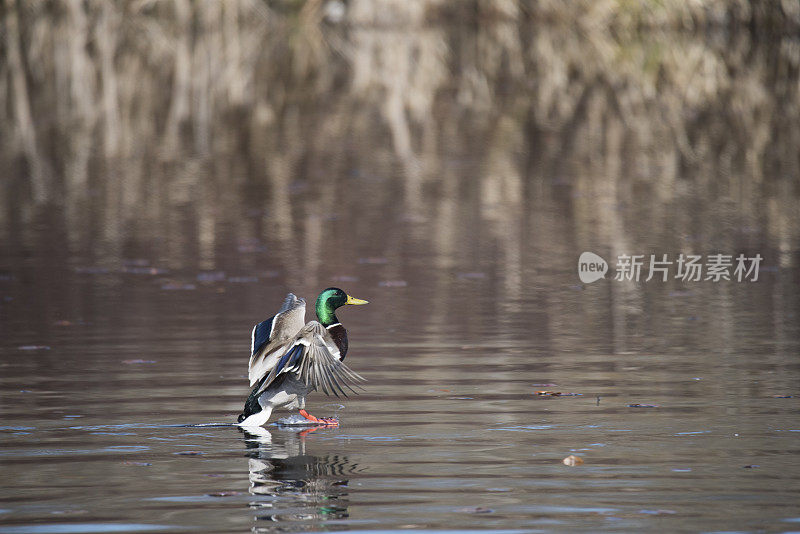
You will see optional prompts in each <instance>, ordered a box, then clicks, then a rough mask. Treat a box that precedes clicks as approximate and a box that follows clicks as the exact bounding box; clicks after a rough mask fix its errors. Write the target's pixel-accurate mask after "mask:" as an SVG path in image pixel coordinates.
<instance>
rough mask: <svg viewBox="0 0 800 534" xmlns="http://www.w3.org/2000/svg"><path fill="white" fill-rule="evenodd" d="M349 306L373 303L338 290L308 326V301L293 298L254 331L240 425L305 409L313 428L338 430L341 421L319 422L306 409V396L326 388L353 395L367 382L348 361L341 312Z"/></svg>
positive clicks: (321, 302) (323, 298) (325, 296)
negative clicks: (275, 412) (285, 410)
mask: <svg viewBox="0 0 800 534" xmlns="http://www.w3.org/2000/svg"><path fill="white" fill-rule="evenodd" d="M347 304H351V305H360V304H367V301H366V300H361V299H357V298H354V297H351V296H350V295H348V294H347V293H345V292H344V291H342V290H341V289H339V288H338V287H329V288H328V289H326V290H324V291H323V292H322V293H320V294H319V297H317V303H316V312H317V319H319V321H309V322H308V324H305V325H304V324H303V323H304V321H305V315H306V301H305V300H303V299H301V298H298V297H296V296H295V295H294V294H292V293H289V294H288V295H286V300H284V301H283V306H281V309H280V310H278V313H276V314H275V315H274V316H273V317H270V318H269V319H267V320H266V321H263V322H260V323H258V324H257V325H255V326H254V327H253V332H252V334H251V336H250V339H251V343H250V365H249V372H248V375H249V378H250V386H252V387H253V389H252V391H251V392H250V396H249V397H247V401H245V403H244V411H243V412H242V414H241V415H240V416H239V425H240V426H261V425H263V424H264V423H266V422H267V421H268V420H269V417H270V415H271V414H272V410H273V409H275V408H276V407H278V406H285V407H287V408H289V409H290V410H299V413H300V415H302V416H303V417H305V418H306V419H307V420H309V421H310V422H312V423H320V424H325V425H337V424H338V422H337V421H336V419H330V418H318V417H314V416H313V415H311V414H310V413H308V412H307V411H306V410H305V404H306V395H308V394H309V393H310V392H312V391H315V390H317V389H322V391H323V392H325V394H326V395H330V394H334V395H336V396H337V397H338V396H339V394H340V393H341V394H343V395H345V396H347V394H346V393H345V390H344V388H348V389H350V390H351V391H355V390H353V386H354V385H356V384H358V382H362V381H363V380H364V379H363V378H362V377H361V376H360V375H358V374H357V373H355V372H354V371H352V370H350V369H349V368H348V367H347V366H346V365H345V364H344V363H342V360H344V357H345V355H347V346H348V345H347V330H345V328H344V326H342V323H340V322H339V319H338V318H337V317H336V309H337V308H340V307H342V306H345V305H347Z"/></svg>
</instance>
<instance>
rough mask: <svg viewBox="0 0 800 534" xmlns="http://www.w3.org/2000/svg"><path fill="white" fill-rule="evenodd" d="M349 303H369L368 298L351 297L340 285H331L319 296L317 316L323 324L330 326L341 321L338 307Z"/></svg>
mask: <svg viewBox="0 0 800 534" xmlns="http://www.w3.org/2000/svg"><path fill="white" fill-rule="evenodd" d="M347 304H352V305H359V304H367V301H366V300H361V299H357V298H355V297H351V296H350V295H348V294H347V293H345V292H344V291H342V290H341V289H339V288H338V287H329V288H328V289H326V290H324V291H323V292H322V293H320V294H319V297H317V307H316V309H317V318H318V319H319V322H320V323H322V325H323V326H330V325H332V324H336V323H338V322H339V319H337V318H336V308H341V307H342V306H345V305H347Z"/></svg>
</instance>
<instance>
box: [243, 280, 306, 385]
mask: <svg viewBox="0 0 800 534" xmlns="http://www.w3.org/2000/svg"><path fill="white" fill-rule="evenodd" d="M305 318H306V301H305V300H303V299H301V298H297V297H296V296H295V295H294V294H292V293H289V294H288V295H286V299H284V301H283V305H282V306H281V309H280V310H278V313H276V314H275V316H274V317H273V318H272V332H271V334H270V336H269V341H268V342H267V343H265V344H264V345H263V347H262V348H261V349H260V350H259V351H258V352H256V353H254V354H252V355H251V356H250V363H249V365H248V378H249V379H250V386H251V387H252V386H254V385H255V384H256V383H257V382H258V381H259V380H261V379H262V378H264V376H266V375H267V374H268V373H269V372H270V371H272V369H273V368H274V367H275V365H276V364H277V363H278V360H279V359H280V357H281V356H282V355H283V353H284V349H285V348H286V345H287V344H288V343H289V342H291V341H292V339H293V338H294V337H295V336H296V335H297V333H298V331H299V330H300V329H301V328H303V324H304V323H305Z"/></svg>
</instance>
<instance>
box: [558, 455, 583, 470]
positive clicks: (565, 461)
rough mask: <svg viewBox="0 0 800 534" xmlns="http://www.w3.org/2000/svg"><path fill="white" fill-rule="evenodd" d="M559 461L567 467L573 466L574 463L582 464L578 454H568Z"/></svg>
mask: <svg viewBox="0 0 800 534" xmlns="http://www.w3.org/2000/svg"><path fill="white" fill-rule="evenodd" d="M561 463H562V464H564V465H567V466H569V467H575V466H576V465H581V464H583V458H581V457H580V456H575V455H574V454H570V455H569V456H567V457H566V458H564V459H563V460H561Z"/></svg>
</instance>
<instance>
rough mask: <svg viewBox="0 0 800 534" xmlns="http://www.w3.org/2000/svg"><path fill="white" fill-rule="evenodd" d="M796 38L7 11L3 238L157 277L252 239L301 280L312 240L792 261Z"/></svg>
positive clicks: (470, 21) (1, 109) (670, 6)
mask: <svg viewBox="0 0 800 534" xmlns="http://www.w3.org/2000/svg"><path fill="white" fill-rule="evenodd" d="M799 29H800V4H798V2H796V1H794V0H781V1H779V0H773V1H760V0H759V1H752V2H745V1H742V0H738V1H737V0H734V1H722V0H693V1H691V2H686V1H683V0H662V1H655V0H639V1H636V0H602V1H588V0H587V1H575V2H561V1H554V0H540V1H521V0H471V1H463V2H462V1H459V2H445V1H441V0H416V1H410V2H409V1H403V0H379V1H378V0H349V1H346V2H345V1H341V0H327V1H324V0H308V1H289V0H284V1H274V2H263V1H260V0H230V1H225V2H204V1H199V2H192V1H190V0H174V1H158V0H126V1H116V2H104V1H99V0H97V1H94V0H89V1H84V0H48V1H38V0H33V1H23V0H3V4H2V36H3V38H2V41H0V46H1V47H2V49H0V83H1V84H2V85H1V86H0V87H2V89H0V125H2V127H1V128H0V139H2V143H1V144H0V169H1V170H2V178H1V179H0V191H2V200H0V232H2V234H0V235H2V240H3V241H5V243H6V246H7V247H8V244H9V243H10V244H11V248H14V247H18V246H22V247H26V246H27V247H33V248H36V247H40V246H44V247H45V248H47V247H49V248H51V249H53V250H52V251H51V252H52V254H58V252H57V249H59V248H63V247H66V248H68V249H69V250H70V253H71V254H79V255H83V256H89V257H91V258H95V259H98V258H101V259H103V260H104V261H111V260H114V259H122V258H125V257H131V256H135V255H137V254H139V255H141V254H142V253H141V251H142V250H148V251H154V252H153V255H154V256H155V257H156V258H160V259H161V260H162V261H164V262H166V263H168V264H169V266H170V267H172V268H179V267H187V268H204V269H212V268H224V267H225V261H226V257H228V255H229V254H228V253H229V252H230V251H231V247H239V248H240V249H241V248H242V247H248V246H251V245H252V244H255V245H252V246H256V247H260V246H264V247H267V248H268V249H269V251H270V253H271V254H272V257H273V258H282V260H281V261H282V262H283V264H284V265H286V266H287V268H290V269H291V266H292V265H295V262H297V261H301V262H302V265H303V269H304V271H303V272H306V273H310V276H311V279H310V280H308V281H309V282H313V281H315V280H316V277H317V269H318V268H319V261H318V259H315V258H318V256H319V255H320V254H321V249H320V246H321V245H320V243H321V241H322V240H323V236H324V239H325V240H328V241H329V240H331V239H336V243H337V244H338V247H337V248H336V249H335V251H334V252H332V254H340V255H341V256H342V257H345V256H347V257H351V258H352V257H358V255H359V254H361V255H363V254H364V253H374V252H375V250H376V249H381V250H380V252H382V253H383V254H386V255H390V254H391V253H392V251H394V252H395V253H396V254H400V253H401V252H402V250H403V246H404V245H403V243H404V240H405V237H404V236H408V235H412V236H416V238H419V241H421V242H424V243H426V246H427V247H429V248H430V250H431V251H432V252H431V253H432V254H434V256H435V258H436V261H437V264H438V265H440V266H448V265H454V264H456V263H464V262H465V261H466V260H467V259H468V258H465V257H463V254H464V253H463V252H460V251H461V250H462V249H463V247H461V245H462V244H463V243H465V242H468V241H469V240H471V239H473V236H474V235H476V232H477V233H478V234H480V235H483V236H486V237H488V238H491V239H492V240H496V241H498V242H499V244H498V245H497V248H496V249H494V248H493V249H492V252H491V254H496V253H498V252H499V253H500V254H501V256H500V257H501V258H503V259H504V264H505V265H514V264H515V263H516V264H519V263H520V262H523V261H524V254H525V253H524V252H520V251H524V250H534V251H541V250H548V251H552V252H553V253H554V256H553V260H552V261H553V264H557V265H558V266H559V267H561V268H563V265H564V261H563V258H564V255H568V256H570V257H571V255H573V254H574V255H577V254H578V253H579V252H580V250H582V249H583V248H585V247H591V246H592V244H594V243H602V244H603V246H604V247H606V248H605V250H606V251H611V252H630V251H632V250H639V249H644V250H647V248H648V247H649V246H650V244H651V243H652V242H653V241H652V239H653V236H659V239H660V240H661V241H659V245H664V244H666V245H671V246H672V249H671V250H676V251H677V250H684V249H691V248H692V242H693V241H701V242H703V243H704V244H709V245H710V246H712V247H716V248H717V249H725V250H731V251H733V250H740V249H741V250H756V249H759V250H760V248H759V247H762V248H764V247H770V248H771V249H774V250H775V251H776V255H777V256H776V257H774V258H773V263H774V262H778V263H781V264H782V265H792V264H796V261H797V260H796V258H795V257H794V256H793V254H796V251H797V250H798V248H800V247H798V239H799V235H800V224H798V219H799V218H800V210H798V207H797V206H798V203H797V201H798V196H800V192H799V189H800V185H799V184H800V150H798V148H800V99H798V85H799V84H800V75H799V73H800V41H799V40H798V30H799ZM349 210H358V211H359V213H361V217H360V218H355V219H354V220H353V221H352V222H348V223H347V224H345V225H344V226H345V228H343V229H342V230H341V232H340V233H339V234H338V237H336V236H334V235H332V234H331V233H330V232H328V230H327V225H328V222H329V221H331V220H334V219H335V218H336V217H337V216H340V215H341V213H342V212H345V211H349ZM42 220H46V221H49V222H47V224H50V225H52V227H53V228H57V229H60V233H58V232H57V233H58V235H57V236H54V237H53V239H54V242H53V243H50V244H44V245H43V244H42V243H35V242H31V239H34V237H32V234H31V233H30V232H29V229H30V228H32V227H34V226H35V225H36V224H37V221H40V222H41V221H42ZM378 220H387V221H396V222H397V221H399V222H398V223H397V224H403V225H406V226H407V228H405V229H404V230H403V231H402V232H398V233H396V234H394V233H392V232H393V228H394V227H395V226H397V225H393V226H392V225H389V226H387V227H386V228H384V230H382V231H381V232H375V231H374V226H373V225H374V224H375V221H378ZM409 228H410V230H409ZM415 232H416V233H415ZM386 233H388V234H389V236H388V238H387V235H386ZM378 234H380V235H378ZM26 243H27V244H26ZM637 247H638V248H637ZM662 248H664V247H663V246H662ZM704 252H705V251H704ZM460 254H461V256H459V255H460ZM521 255H522V256H521ZM547 261H548V260H547V259H542V263H543V264H544V266H545V267H546V266H547ZM571 263H572V262H571V261H570V262H569V264H570V265H571ZM517 271H518V270H514V269H511V270H510V271H509V273H511V274H508V276H507V277H506V278H508V280H507V283H508V284H510V285H511V286H513V285H515V284H516V285H519V283H520V282H519V280H518V279H516V280H515V279H514V276H517V275H514V274H513V273H514V272H517ZM517 278H518V276H517Z"/></svg>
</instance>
